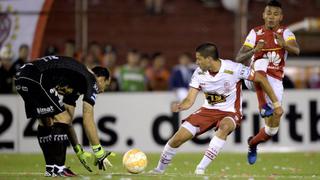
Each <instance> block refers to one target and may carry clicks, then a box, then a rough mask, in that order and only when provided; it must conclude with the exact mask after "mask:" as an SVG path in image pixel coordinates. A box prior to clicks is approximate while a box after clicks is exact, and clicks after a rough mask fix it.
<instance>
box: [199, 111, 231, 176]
mask: <svg viewBox="0 0 320 180" xmlns="http://www.w3.org/2000/svg"><path fill="white" fill-rule="evenodd" d="M235 128H236V122H235V120H234V118H233V117H225V118H223V119H222V120H221V121H220V123H219V128H218V131H217V132H216V133H215V136H214V137H213V138H212V139H211V141H210V143H209V147H208V149H207V150H206V151H205V154H204V156H203V158H202V160H201V161H200V163H199V164H198V165H197V168H196V170H195V174H198V175H202V174H204V172H205V169H206V168H207V167H208V165H209V164H210V163H211V162H212V161H213V160H214V159H215V158H216V157H217V156H218V154H219V152H220V151H221V149H222V148H223V146H224V144H225V142H226V139H227V136H228V135H229V134H230V133H231V132H232V131H233V130H234V129H235Z"/></svg>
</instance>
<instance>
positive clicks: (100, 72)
mask: <svg viewBox="0 0 320 180" xmlns="http://www.w3.org/2000/svg"><path fill="white" fill-rule="evenodd" d="M91 70H92V71H93V73H94V74H95V75H96V76H97V77H101V76H104V77H105V78H106V79H109V77H110V72H109V70H108V69H107V68H104V67H101V66H96V67H94V68H92V69H91Z"/></svg>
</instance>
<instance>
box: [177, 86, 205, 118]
mask: <svg viewBox="0 0 320 180" xmlns="http://www.w3.org/2000/svg"><path fill="white" fill-rule="evenodd" d="M198 93H199V90H198V89H196V88H193V87H190V89H189V92H188V95H187V97H186V98H184V99H183V100H182V101H181V102H180V103H173V104H172V111H173V112H179V111H183V110H186V109H189V108H190V107H191V106H192V105H193V104H194V102H195V100H196V97H197V95H198Z"/></svg>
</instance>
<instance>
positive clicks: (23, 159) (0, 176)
mask: <svg viewBox="0 0 320 180" xmlns="http://www.w3.org/2000/svg"><path fill="white" fill-rule="evenodd" d="M121 156H122V154H121V153H119V154H118V155H117V156H116V157H112V159H111V161H112V162H113V165H114V166H113V167H112V168H110V169H108V170H107V171H105V172H102V171H97V169H94V170H95V171H94V173H89V172H87V171H86V170H85V169H84V168H83V167H82V165H81V164H80V163H79V161H78V159H77V158H76V157H75V156H74V155H72V154H70V155H68V157H67V163H66V164H67V165H68V166H70V167H71V169H72V170H73V171H74V172H76V173H77V174H79V176H78V177H77V178H64V179H83V180H96V179H120V180H140V179H169V180H174V179H201V180H209V179H250V180H253V179H254V180H256V179H320V166H319V163H320V153H262V154H259V159H258V161H257V163H256V164H255V165H248V164H247V162H246V154H235V153H221V154H220V155H219V156H218V158H217V159H216V160H215V161H214V162H213V163H212V164H211V165H210V166H209V168H208V169H207V171H206V175H203V176H195V175H194V174H193V171H194V168H195V166H196V164H197V163H198V162H199V161H200V159H201V158H202V155H201V153H198V154H196V153H191V154H182V153H180V154H179V153H178V155H177V156H176V157H175V158H174V160H173V162H172V164H171V165H170V166H169V167H168V169H167V171H166V173H165V174H163V175H152V174H149V173H147V172H148V171H149V170H151V169H153V168H154V167H155V165H156V164H157V161H158V158H159V154H147V156H148V159H149V161H148V162H149V164H148V167H147V168H146V170H145V172H144V173H142V174H137V175H133V174H129V173H127V172H126V171H125V169H124V168H123V167H122V163H121V161H122V160H121V158H122V157H121ZM43 172H44V162H43V158H42V155H40V154H3V153H2V154H0V180H7V179H8V180H11V179H23V180H24V179H26V180H28V179H30V180H31V179H32V180H38V179H46V180H48V179H50V178H45V177H43ZM55 179H60V178H55ZM61 179H62V178H61Z"/></svg>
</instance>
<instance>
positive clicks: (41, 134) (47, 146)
mask: <svg viewBox="0 0 320 180" xmlns="http://www.w3.org/2000/svg"><path fill="white" fill-rule="evenodd" d="M51 132H52V127H50V126H49V127H48V126H40V125H38V131H37V138H38V142H39V145H40V147H41V150H42V152H43V156H44V159H45V161H46V165H54V164H55V160H54V152H53V149H52V140H53V137H52V135H51Z"/></svg>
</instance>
